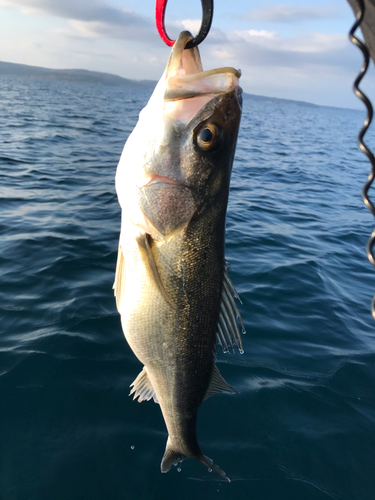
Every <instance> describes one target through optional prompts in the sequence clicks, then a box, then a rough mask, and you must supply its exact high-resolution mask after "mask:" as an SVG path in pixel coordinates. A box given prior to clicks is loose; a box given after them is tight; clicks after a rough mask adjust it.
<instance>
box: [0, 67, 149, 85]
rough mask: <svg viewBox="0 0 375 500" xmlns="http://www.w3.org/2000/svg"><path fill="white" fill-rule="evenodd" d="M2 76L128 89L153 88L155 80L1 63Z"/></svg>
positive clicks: (0, 71)
mask: <svg viewBox="0 0 375 500" xmlns="http://www.w3.org/2000/svg"><path fill="white" fill-rule="evenodd" d="M0 75H15V76H24V77H29V78H36V79H42V80H60V81H61V80H62V81H67V82H78V83H93V84H96V85H113V86H116V87H126V88H153V87H155V85H156V83H157V82H156V81H154V80H130V79H128V78H122V77H121V76H117V75H112V74H110V73H100V72H99V71H88V70H85V69H49V68H41V67H39V66H29V65H27V64H14V63H8V62H2V61H0Z"/></svg>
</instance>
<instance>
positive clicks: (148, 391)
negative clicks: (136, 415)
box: [129, 366, 159, 403]
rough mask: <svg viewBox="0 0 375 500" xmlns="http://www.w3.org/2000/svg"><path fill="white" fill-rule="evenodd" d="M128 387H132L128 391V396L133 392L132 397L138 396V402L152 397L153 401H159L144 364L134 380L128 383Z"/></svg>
mask: <svg viewBox="0 0 375 500" xmlns="http://www.w3.org/2000/svg"><path fill="white" fill-rule="evenodd" d="M130 387H132V390H131V391H130V394H129V396H130V395H131V394H134V396H133V399H136V398H138V402H139V403H141V402H142V401H149V400H150V399H152V398H153V399H154V401H155V403H159V401H158V398H157V396H156V394H155V390H154V388H153V387H152V384H151V382H150V379H149V377H148V373H147V368H146V367H145V366H144V367H143V370H142V371H141V373H140V374H139V375H138V377H137V378H136V379H135V380H134V382H133V383H132V384H130Z"/></svg>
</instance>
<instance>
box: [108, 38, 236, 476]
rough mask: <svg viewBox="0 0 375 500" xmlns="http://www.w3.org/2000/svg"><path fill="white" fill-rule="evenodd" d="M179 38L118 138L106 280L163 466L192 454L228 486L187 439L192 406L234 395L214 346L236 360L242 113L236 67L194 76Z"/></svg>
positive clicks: (193, 55)
mask: <svg viewBox="0 0 375 500" xmlns="http://www.w3.org/2000/svg"><path fill="white" fill-rule="evenodd" d="M191 39H192V35H191V33H190V32H188V31H183V32H182V33H181V34H180V35H179V37H178V39H177V40H176V42H175V44H174V46H173V48H172V51H171V54H170V57H169V60H168V63H167V66H166V69H165V71H164V73H163V76H162V77H161V79H160V81H159V82H158V84H157V85H156V87H155V90H154V92H153V94H152V96H151V97H150V100H149V101H148V103H147V105H146V106H145V108H144V109H143V110H142V111H141V112H140V114H139V120H138V122H137V124H136V126H135V128H134V130H133V131H132V133H131V134H130V136H129V137H128V139H127V141H126V143H125V146H124V149H123V152H122V154H121V157H120V161H119V164H118V167H117V172H116V181H115V183H116V191H117V195H118V200H119V203H120V206H121V232H120V239H119V248H118V256H117V265H116V273H115V281H114V285H113V288H114V294H115V298H116V304H117V309H118V311H119V313H120V315H121V324H122V329H123V332H124V334H125V338H126V340H127V342H128V344H129V346H130V348H131V349H132V351H133V352H134V354H135V356H136V357H137V358H138V359H139V361H140V362H141V363H142V364H143V368H142V370H141V372H140V373H139V375H138V376H137V377H136V379H135V380H134V382H133V383H132V384H131V392H130V394H132V395H133V398H134V399H136V398H138V401H139V402H141V401H148V400H151V399H153V400H154V401H155V402H156V403H159V405H160V409H161V412H162V415H163V418H164V421H165V424H166V427H167V431H168V439H167V444H166V449H165V453H164V456H163V459H162V462H161V471H162V472H168V471H169V470H170V469H171V467H172V465H177V464H178V463H179V462H182V461H183V460H185V459H186V458H193V459H196V460H198V461H200V462H202V463H203V464H205V465H206V466H207V467H208V468H209V469H211V470H213V471H215V472H216V473H217V474H218V475H219V476H220V477H221V478H222V479H224V480H226V481H229V482H230V479H229V478H228V477H227V475H226V474H225V472H223V471H222V470H221V469H220V467H219V466H217V465H215V464H214V463H213V461H212V460H211V459H210V458H209V457H207V456H206V455H204V454H203V453H202V451H201V449H200V446H199V443H198V439H197V431H196V425H197V415H198V408H199V406H200V405H201V404H202V403H203V401H204V400H205V399H207V398H208V397H210V396H212V395H214V394H216V393H219V392H227V393H235V392H236V391H235V390H234V389H233V388H232V387H231V386H230V385H229V384H228V383H227V382H226V381H225V380H224V378H223V377H222V376H221V374H220V372H219V370H218V368H217V366H216V364H215V353H216V346H217V344H218V343H219V344H221V346H222V349H223V351H224V352H228V351H229V350H230V349H234V346H235V345H236V346H237V348H238V350H239V351H240V352H241V353H243V345H242V339H241V332H240V325H239V323H240V324H241V325H242V331H243V332H244V326H243V322H242V319H241V316H240V313H239V311H238V308H237V305H236V303H235V297H238V295H237V293H236V291H235V289H234V286H233V284H232V282H231V280H230V278H229V276H228V264H227V262H226V260H225V256H224V243H225V218H226V211H227V204H228V195H229V183H230V177H231V170H232V164H233V158H234V153H235V147H236V142H237V136H238V129H239V124H240V118H241V110H242V89H241V87H240V86H239V83H238V82H239V78H240V71H238V70H236V69H234V68H231V67H224V68H219V69H213V70H208V71H204V70H203V68H202V62H201V58H200V54H199V51H198V48H197V47H194V48H189V49H185V45H186V44H187V43H188V42H189V40H191Z"/></svg>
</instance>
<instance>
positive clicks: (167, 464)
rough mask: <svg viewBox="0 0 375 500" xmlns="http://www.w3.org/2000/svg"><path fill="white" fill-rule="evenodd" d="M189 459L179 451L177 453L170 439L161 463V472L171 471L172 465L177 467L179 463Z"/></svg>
mask: <svg viewBox="0 0 375 500" xmlns="http://www.w3.org/2000/svg"><path fill="white" fill-rule="evenodd" d="M185 458H187V456H186V455H184V454H183V453H180V452H179V451H175V450H174V449H173V448H172V447H171V445H170V442H169V439H168V441H167V447H166V449H165V453H164V456H163V459H162V461H161V465H160V468H161V471H162V472H168V471H170V470H171V467H172V465H177V464H178V463H179V462H183V461H184V460H185Z"/></svg>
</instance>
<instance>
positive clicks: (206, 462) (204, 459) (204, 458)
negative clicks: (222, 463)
mask: <svg viewBox="0 0 375 500" xmlns="http://www.w3.org/2000/svg"><path fill="white" fill-rule="evenodd" d="M198 460H199V461H200V462H202V464H204V465H207V467H208V468H209V469H212V470H213V471H214V472H216V474H218V475H219V476H220V477H221V478H222V479H225V481H228V483H230V482H231V480H230V479H229V477H228V476H227V475H226V474H225V472H224V471H223V470H221V469H220V467H218V466H217V465H215V464H214V463H213V461H212V460H211V458H209V457H207V456H206V455H202V456H201V457H200V458H199V459H198Z"/></svg>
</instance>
